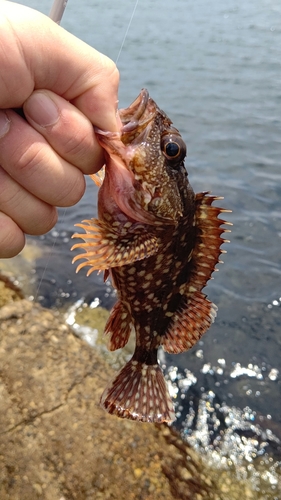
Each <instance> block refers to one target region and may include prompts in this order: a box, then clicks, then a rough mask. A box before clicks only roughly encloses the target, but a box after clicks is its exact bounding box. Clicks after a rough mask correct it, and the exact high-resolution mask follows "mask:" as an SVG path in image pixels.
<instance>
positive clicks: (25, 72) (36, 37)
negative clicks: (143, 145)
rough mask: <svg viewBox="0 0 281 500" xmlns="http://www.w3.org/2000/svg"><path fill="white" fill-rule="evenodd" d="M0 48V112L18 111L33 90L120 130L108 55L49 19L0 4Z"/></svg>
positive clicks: (112, 66)
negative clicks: (52, 95)
mask: <svg viewBox="0 0 281 500" xmlns="http://www.w3.org/2000/svg"><path fill="white" fill-rule="evenodd" d="M0 48H1V50H0V68H1V74H0V108H2V109H5V108H17V107H21V106H22V105H23V103H24V102H25V100H26V99H27V98H28V97H29V96H30V94H31V93H32V92H33V90H35V89H49V90H52V91H53V92H55V93H56V94H58V95H60V96H62V97H63V98H64V99H67V100H69V101H72V102H73V103H74V104H75V106H76V107H78V108H79V109H80V110H81V111H82V112H83V113H84V114H85V115H86V116H87V117H88V118H89V119H90V121H91V122H92V123H93V124H94V125H96V126H97V127H99V128H101V129H104V130H112V131H116V130H118V125H117V119H116V108H117V102H118V99H117V91H118V83H119V73H118V70H117V68H116V65H115V64H114V63H113V61H111V60H110V59H109V58H108V57H106V56H104V55H103V54H101V53H99V52H98V51H96V50H95V49H93V48H92V47H90V46H88V45H87V44H86V43H84V42H82V41H81V40H79V39H78V38H76V37H74V36H73V35H71V34H70V33H68V32H67V31H66V30H64V29H63V28H61V27H60V26H58V25H57V24H56V23H54V22H53V21H51V20H50V19H49V18H48V17H47V16H44V15H43V14H41V13H39V12H37V11H35V10H33V9H30V8H28V7H24V6H22V5H19V4H15V3H10V2H3V3H2V2H1V12H0Z"/></svg>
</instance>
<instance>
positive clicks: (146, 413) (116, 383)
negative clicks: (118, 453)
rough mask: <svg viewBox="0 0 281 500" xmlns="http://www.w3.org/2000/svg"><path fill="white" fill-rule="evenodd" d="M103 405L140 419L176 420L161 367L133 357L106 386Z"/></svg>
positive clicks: (113, 410) (118, 413)
mask: <svg viewBox="0 0 281 500" xmlns="http://www.w3.org/2000/svg"><path fill="white" fill-rule="evenodd" d="M100 403H101V406H102V407H103V408H104V409H105V410H106V411H107V412H108V413H111V414H114V415H117V416H118V417H121V418H128V419H130V420H138V421H139V422H157V423H162V422H173V420H175V412H174V408H173V403H172V401H171V398H170V395H169V392H168V388H167V385H166V382H165V379H164V375H163V373H162V370H161V368H160V367H159V366H158V364H156V365H146V364H145V363H141V362H138V361H135V360H134V359H131V360H130V361H129V362H128V363H127V364H126V365H125V366H124V368H122V370H121V371H120V372H119V373H118V375H117V376H116V378H115V379H114V380H113V381H112V382H111V384H110V385H109V386H108V387H107V388H106V389H105V391H104V393H103V395H102V397H101V401H100Z"/></svg>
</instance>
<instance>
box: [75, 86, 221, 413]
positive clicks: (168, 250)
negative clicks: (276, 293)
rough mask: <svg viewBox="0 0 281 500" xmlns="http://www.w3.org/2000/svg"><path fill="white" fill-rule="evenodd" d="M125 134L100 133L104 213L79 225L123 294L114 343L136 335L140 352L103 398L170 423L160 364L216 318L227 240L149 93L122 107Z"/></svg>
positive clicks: (95, 260)
mask: <svg viewBox="0 0 281 500" xmlns="http://www.w3.org/2000/svg"><path fill="white" fill-rule="evenodd" d="M120 116H121V120H122V123H123V128H122V130H121V136H120V137H116V135H114V134H110V133H103V132H101V131H99V134H100V135H98V136H99V140H100V142H101V145H102V146H103V147H104V148H105V150H106V152H107V159H106V167H105V178H104V181H103V184H102V186H101V189H100V192H99V203H98V210H99V219H91V220H89V221H84V224H78V226H79V227H82V228H83V229H85V230H86V234H83V235H81V234H75V235H74V237H80V238H83V239H84V241H85V243H82V244H77V245H74V247H75V248H77V247H79V248H84V250H85V251H86V253H85V254H81V255H79V256H77V257H75V258H74V260H77V259H79V258H81V257H84V258H86V259H87V261H86V262H83V263H82V264H80V265H79V266H78V268H77V270H79V269H80V268H81V267H84V266H85V265H90V266H91V268H90V270H89V272H88V274H90V273H91V272H92V271H93V270H95V269H102V270H104V271H105V275H106V276H105V277H107V276H108V275H110V276H111V278H112V282H113V284H114V286H115V287H116V289H117V292H118V302H117V303H116V304H115V306H114V308H113V310H112V312H111V315H110V318H109V320H108V322H107V325H106V328H105V333H106V334H108V335H109V337H110V343H109V348H110V349H111V350H115V349H118V348H121V347H124V346H125V345H126V343H127V341H128V339H129V336H130V334H131V332H132V331H135V333H136V348H135V352H134V355H133V357H132V359H131V360H130V361H129V362H128V363H127V364H126V365H125V367H124V368H123V369H122V370H121V371H120V372H119V374H118V375H117V376H116V378H115V379H114V380H113V381H112V383H111V384H110V385H109V387H108V388H107V389H106V390H105V391H104V394H103V396H102V398H101V404H102V406H103V407H104V408H105V409H106V410H107V411H108V412H109V413H113V414H116V415H118V416H119V417H123V418H130V419H133V420H139V421H148V422H164V421H166V422H170V421H172V420H174V418H175V414H174V409H173V404H172V401H171V399H170V396H169V393H168V390H167V386H166V383H165V380H164V376H163V373H162V371H161V369H160V367H159V365H158V363H157V351H158V348H159V347H160V346H161V345H162V346H163V348H164V349H165V350H166V351H167V352H170V353H179V352H183V351H185V350H187V349H189V348H191V347H192V346H193V345H194V344H195V343H196V342H197V341H198V340H199V339H200V337H201V336H202V334H203V333H204V332H205V331H206V330H207V329H208V327H209V326H210V324H211V323H212V322H213V320H214V318H215V315H216V306H214V305H213V304H212V303H211V302H210V301H209V300H208V299H207V298H206V296H205V295H204V294H203V293H202V291H201V290H202V288H203V287H204V286H205V285H206V283H207V281H208V280H209V279H210V277H211V274H212V272H213V270H214V268H215V265H216V263H217V262H218V259H219V255H220V253H221V250H220V245H221V243H222V242H223V241H224V240H223V239H222V238H221V233H222V232H223V231H224V230H223V229H222V228H221V227H220V226H221V225H222V224H224V223H225V222H224V221H223V220H221V219H218V215H219V214H220V213H221V212H222V211H223V210H222V209H220V208H217V207H213V206H212V202H213V201H214V200H215V199H216V198H215V197H211V196H209V195H208V194H207V193H200V194H198V195H195V194H194V192H193V190H192V188H191V186H190V184H189V182H188V176H187V172H186V170H185V167H184V157H185V154H186V152H185V144H184V142H183V140H182V138H181V136H180V134H179V132H178V131H177V130H176V129H175V128H173V127H172V125H171V121H170V120H169V118H168V117H167V116H166V115H165V113H163V111H161V110H160V109H159V108H158V107H157V105H156V104H155V103H154V101H153V100H152V99H150V98H149V97H148V93H147V91H142V93H141V94H140V96H139V97H138V98H137V100H136V101H135V102H134V103H133V104H132V105H131V106H130V107H129V108H127V109H125V110H121V112H120Z"/></svg>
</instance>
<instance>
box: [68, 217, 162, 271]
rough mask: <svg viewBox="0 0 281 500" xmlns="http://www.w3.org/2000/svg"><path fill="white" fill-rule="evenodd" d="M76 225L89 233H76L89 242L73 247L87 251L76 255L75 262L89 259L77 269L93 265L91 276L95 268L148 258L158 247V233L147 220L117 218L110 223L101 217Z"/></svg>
mask: <svg viewBox="0 0 281 500" xmlns="http://www.w3.org/2000/svg"><path fill="white" fill-rule="evenodd" d="M76 226H77V227H81V228H82V229H84V230H85V234H79V233H75V234H73V236H72V238H81V239H82V240H84V242H85V243H76V244H75V245H73V247H72V248H71V250H74V249H76V248H81V249H83V250H84V253H82V254H79V255H76V256H75V257H74V259H73V260H72V262H73V263H74V262H76V261H77V260H79V259H86V261H85V262H82V263H81V264H79V265H78V267H77V269H76V272H78V271H80V269H82V268H83V267H85V266H90V269H89V270H88V272H87V276H89V275H90V274H91V273H92V272H93V271H95V270H101V271H102V270H106V269H109V268H111V267H120V266H124V265H126V264H131V263H132V262H135V261H136V260H141V259H145V258H146V257H149V256H150V255H153V254H154V253H156V252H157V249H158V244H157V238H156V236H155V235H153V234H150V233H149V232H148V231H147V229H146V226H145V225H144V224H140V223H132V222H129V221H128V222H125V223H124V222H122V223H121V222H113V224H111V225H110V224H107V223H106V222H104V221H101V220H98V219H90V220H84V221H83V223H81V224H76Z"/></svg>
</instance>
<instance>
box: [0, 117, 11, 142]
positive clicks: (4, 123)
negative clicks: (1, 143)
mask: <svg viewBox="0 0 281 500" xmlns="http://www.w3.org/2000/svg"><path fill="white" fill-rule="evenodd" d="M10 123H11V120H9V118H8V116H7V115H6V113H5V111H1V110H0V139H1V138H2V137H4V136H5V135H6V134H7V132H9V130H10Z"/></svg>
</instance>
